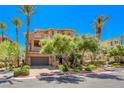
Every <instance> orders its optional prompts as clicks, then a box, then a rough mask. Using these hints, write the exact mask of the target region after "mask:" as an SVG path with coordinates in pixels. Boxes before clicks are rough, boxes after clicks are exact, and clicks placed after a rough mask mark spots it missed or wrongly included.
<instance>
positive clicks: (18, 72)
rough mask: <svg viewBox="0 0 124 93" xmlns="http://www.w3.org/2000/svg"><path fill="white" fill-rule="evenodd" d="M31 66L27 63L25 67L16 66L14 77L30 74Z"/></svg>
mask: <svg viewBox="0 0 124 93" xmlns="http://www.w3.org/2000/svg"><path fill="white" fill-rule="evenodd" d="M29 70H30V67H29V66H28V65H25V66H23V67H19V68H15V69H14V77H16V76H28V75H29V73H30V71H29Z"/></svg>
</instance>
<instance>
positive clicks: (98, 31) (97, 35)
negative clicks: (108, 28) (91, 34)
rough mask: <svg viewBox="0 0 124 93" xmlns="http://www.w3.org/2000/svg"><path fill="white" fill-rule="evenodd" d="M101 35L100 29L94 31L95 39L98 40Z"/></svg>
mask: <svg viewBox="0 0 124 93" xmlns="http://www.w3.org/2000/svg"><path fill="white" fill-rule="evenodd" d="M100 35H101V28H100V27H99V28H98V30H97V31H96V37H97V38H98V39H99V38H100Z"/></svg>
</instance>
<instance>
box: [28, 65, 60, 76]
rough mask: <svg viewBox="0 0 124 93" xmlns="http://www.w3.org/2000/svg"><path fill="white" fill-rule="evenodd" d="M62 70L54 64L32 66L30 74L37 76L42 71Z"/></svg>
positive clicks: (54, 71) (56, 71)
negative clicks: (53, 65)
mask: <svg viewBox="0 0 124 93" xmlns="http://www.w3.org/2000/svg"><path fill="white" fill-rule="evenodd" d="M59 72H61V71H60V70H58V69H56V68H55V67H52V66H32V67H31V69H30V76H37V75H40V74H42V73H49V74H50V73H59Z"/></svg>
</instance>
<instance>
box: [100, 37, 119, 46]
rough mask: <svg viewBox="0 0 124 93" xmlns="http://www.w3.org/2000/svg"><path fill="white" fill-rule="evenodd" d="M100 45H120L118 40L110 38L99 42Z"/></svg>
mask: <svg viewBox="0 0 124 93" xmlns="http://www.w3.org/2000/svg"><path fill="white" fill-rule="evenodd" d="M100 43H101V44H102V45H103V46H105V47H114V46H116V45H118V44H121V40H120V39H119V38H111V39H109V40H103V41H100Z"/></svg>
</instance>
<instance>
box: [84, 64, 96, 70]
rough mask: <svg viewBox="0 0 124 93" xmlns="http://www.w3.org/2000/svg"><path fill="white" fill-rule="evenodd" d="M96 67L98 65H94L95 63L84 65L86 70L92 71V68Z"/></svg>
mask: <svg viewBox="0 0 124 93" xmlns="http://www.w3.org/2000/svg"><path fill="white" fill-rule="evenodd" d="M95 68H96V66H94V65H87V66H84V69H85V70H86V71H92V70H94V69H95Z"/></svg>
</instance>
